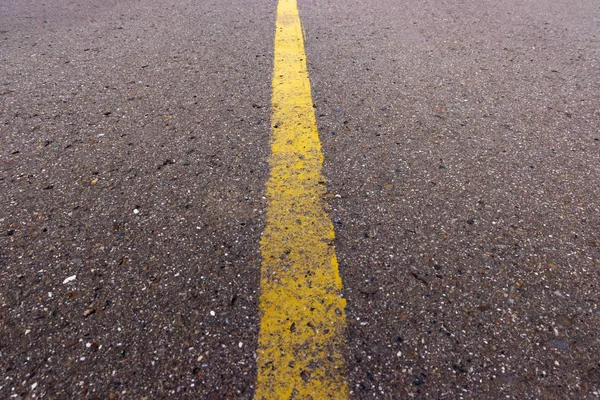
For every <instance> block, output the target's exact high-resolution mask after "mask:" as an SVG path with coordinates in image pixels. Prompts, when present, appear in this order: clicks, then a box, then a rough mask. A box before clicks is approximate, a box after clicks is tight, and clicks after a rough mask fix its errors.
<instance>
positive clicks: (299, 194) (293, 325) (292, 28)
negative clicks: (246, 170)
mask: <svg viewBox="0 0 600 400" xmlns="http://www.w3.org/2000/svg"><path fill="white" fill-rule="evenodd" d="M272 113H273V114H272V117H271V132H272V138H271V150H272V154H271V158H270V165H271V176H270V179H269V181H268V182H267V198H268V206H267V218H266V226H265V231H264V233H263V236H262V239H261V253H262V257H263V262H262V268H261V296H260V315H261V324H260V334H259V342H258V376H257V382H256V393H255V399H257V400H262V399H277V400H279V399H285V400H287V399H303V400H304V399H313V400H321V399H347V398H348V384H347V380H346V371H345V363H344V359H343V349H344V346H345V339H344V335H345V328H346V317H345V313H344V307H345V305H346V301H345V300H344V299H343V298H342V296H341V291H342V281H341V279H340V275H339V272H338V264H337V259H336V256H335V249H334V247H333V240H334V232H333V225H332V224H331V220H330V218H329V216H328V215H327V213H326V212H325V201H324V196H325V193H326V189H325V180H324V178H323V176H322V175H321V167H322V163H323V154H322V153H321V143H320V141H319V134H318V132H317V124H316V120H315V114H314V110H313V102H312V97H311V91H310V82H309V79H308V72H307V70H306V55H305V53H304V41H303V37H302V27H301V25H300V17H299V15H298V7H297V5H296V0H279V5H278V7H277V24H276V33H275V60H274V71H273V99H272Z"/></svg>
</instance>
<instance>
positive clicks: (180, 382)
mask: <svg viewBox="0 0 600 400" xmlns="http://www.w3.org/2000/svg"><path fill="white" fill-rule="evenodd" d="M275 6H276V3H275V2H272V1H269V2H267V1H262V0H259V1H242V2H238V3H235V4H225V3H223V2H218V1H208V2H192V1H189V0H178V1H176V2H173V3H164V2H159V1H156V0H142V1H137V2H134V1H130V0H125V1H115V0H109V1H103V2H96V3H81V2H80V3H77V2H69V1H66V0H44V1H43V2H42V1H40V0H34V1H31V2H27V4H24V3H23V4H19V2H3V3H2V4H0V65H2V68H1V69H0V126H1V128H0V133H1V135H0V141H1V144H0V148H1V154H0V193H1V195H0V371H1V373H0V397H1V398H42V397H45V398H109V399H116V398H148V399H151V398H198V397H200V398H210V399H220V398H240V399H248V398H251V397H252V395H253V392H254V381H255V378H256V363H255V350H256V342H257V337H258V327H259V323H260V317H259V314H258V294H259V292H260V287H259V285H260V283H259V279H260V276H259V275H260V263H261V257H260V253H259V241H260V235H261V232H262V231H263V228H264V212H265V208H266V204H265V198H264V194H265V193H264V188H265V183H266V180H267V177H268V174H269V166H268V158H269V154H270V148H269V136H270V122H269V117H270V112H271V108H270V102H271V97H270V96H271V74H272V68H273V61H272V58H273V34H274V27H275ZM299 9H300V16H301V19H302V23H303V28H304V33H305V47H306V52H307V62H308V67H309V73H310V79H311V84H312V89H313V100H314V103H315V112H316V115H317V122H318V125H319V131H320V136H321V141H322V145H323V154H324V156H325V169H324V174H325V176H326V177H327V189H328V195H327V196H326V199H327V202H328V204H329V206H330V215H331V217H332V220H333V223H334V227H335V231H336V235H337V239H336V242H335V246H336V251H337V257H338V260H339V264H340V274H341V275H342V280H343V283H344V296H345V297H346V299H347V308H346V312H347V317H348V329H347V332H346V341H347V350H346V363H347V367H348V371H349V383H350V388H351V397H352V398H356V399H366V398H377V399H401V398H408V397H416V398H440V399H454V398H499V397H503V398H515V399H517V398H518V399H539V398H548V399H552V398H556V399H560V398H578V399H579V398H581V399H588V398H589V399H592V398H597V396H598V391H600V358H599V357H600V356H599V354H600V339H599V336H598V334H597V332H598V326H599V325H598V324H599V323H600V297H599V293H600V275H599V271H600V250H599V247H598V246H599V245H600V233H599V232H600V201H599V200H598V199H600V184H599V178H600V162H599V160H600V141H599V140H600V134H599V132H600V109H599V102H598V98H599V95H600V81H599V79H598V77H599V76H600V59H599V58H600V55H599V53H598V48H599V47H598V44H599V40H600V30H599V28H598V18H599V17H600V6H599V5H598V4H597V2H595V1H593V0H577V1H575V2H566V1H562V0H561V1H550V0H531V1H528V2H519V1H516V0H499V1H496V2H483V3H482V2H475V1H472V0H465V1H458V0H443V1H431V0H426V1H424V2H420V3H414V2H393V1H390V0H384V1H380V2H360V1H355V0H344V1H343V2H342V1H337V2H334V1H327V2H316V1H313V0H307V1H301V2H299Z"/></svg>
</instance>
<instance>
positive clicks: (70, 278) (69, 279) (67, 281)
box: [63, 275, 77, 284]
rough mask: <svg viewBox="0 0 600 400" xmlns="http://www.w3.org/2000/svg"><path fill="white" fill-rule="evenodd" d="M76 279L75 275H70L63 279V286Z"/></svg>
mask: <svg viewBox="0 0 600 400" xmlns="http://www.w3.org/2000/svg"><path fill="white" fill-rule="evenodd" d="M76 278H77V275H71V276H69V277H67V278H65V280H64V281H63V284H65V283H69V282H73V281H74V280H75V279H76Z"/></svg>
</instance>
